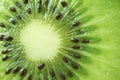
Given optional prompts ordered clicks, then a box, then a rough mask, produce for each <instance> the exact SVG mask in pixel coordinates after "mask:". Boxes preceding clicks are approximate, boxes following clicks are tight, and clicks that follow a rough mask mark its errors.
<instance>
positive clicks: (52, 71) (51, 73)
mask: <svg viewBox="0 0 120 80" xmlns="http://www.w3.org/2000/svg"><path fill="white" fill-rule="evenodd" d="M49 73H50V76H51V77H54V76H55V72H54V70H53V69H50V71H49Z"/></svg>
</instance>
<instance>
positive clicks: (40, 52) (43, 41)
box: [20, 20, 60, 61]
mask: <svg viewBox="0 0 120 80" xmlns="http://www.w3.org/2000/svg"><path fill="white" fill-rule="evenodd" d="M51 27H55V26H51V25H50V24H45V23H43V22H41V21H40V20H33V21H31V22H30V24H28V25H26V26H25V27H24V28H23V30H22V31H21V33H20V34H21V36H20V41H21V43H22V44H23V45H24V48H25V54H26V56H27V57H28V58H29V59H31V60H35V61H36V60H45V59H46V60H48V59H53V58H54V57H55V56H56V55H57V52H58V49H59V47H60V37H59V35H58V34H57V32H55V31H54V30H53V29H52V28H51Z"/></svg>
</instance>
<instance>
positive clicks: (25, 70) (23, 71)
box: [20, 68, 27, 76]
mask: <svg viewBox="0 0 120 80" xmlns="http://www.w3.org/2000/svg"><path fill="white" fill-rule="evenodd" d="M26 73H27V69H25V68H24V69H22V70H21V73H20V75H21V76H25V75H26Z"/></svg>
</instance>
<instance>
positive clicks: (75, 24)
mask: <svg viewBox="0 0 120 80" xmlns="http://www.w3.org/2000/svg"><path fill="white" fill-rule="evenodd" d="M79 25H80V22H78V21H75V22H73V24H72V26H73V27H75V26H79Z"/></svg>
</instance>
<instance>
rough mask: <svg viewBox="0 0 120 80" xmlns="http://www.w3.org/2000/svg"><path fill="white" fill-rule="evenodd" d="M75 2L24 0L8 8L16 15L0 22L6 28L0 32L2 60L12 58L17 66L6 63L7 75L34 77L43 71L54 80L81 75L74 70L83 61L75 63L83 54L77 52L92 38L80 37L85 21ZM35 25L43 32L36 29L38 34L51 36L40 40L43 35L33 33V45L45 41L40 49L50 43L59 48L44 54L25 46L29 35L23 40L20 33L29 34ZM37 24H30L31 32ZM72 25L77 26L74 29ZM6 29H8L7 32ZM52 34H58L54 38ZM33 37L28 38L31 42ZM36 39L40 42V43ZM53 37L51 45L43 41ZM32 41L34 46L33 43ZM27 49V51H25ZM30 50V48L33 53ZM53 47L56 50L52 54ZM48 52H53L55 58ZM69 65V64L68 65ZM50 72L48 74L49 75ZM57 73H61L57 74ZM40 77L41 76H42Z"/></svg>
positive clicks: (31, 79)
mask: <svg viewBox="0 0 120 80" xmlns="http://www.w3.org/2000/svg"><path fill="white" fill-rule="evenodd" d="M71 1H72V0H71ZM33 2H34V1H33ZM22 3H24V5H22ZM75 3H76V5H74V6H71V5H69V4H68V3H67V1H65V0H64V1H61V2H56V3H55V2H54V4H52V3H51V2H50V1H49V0H37V2H36V4H35V5H34V6H33V3H31V2H30V1H29V0H21V1H16V2H15V3H14V4H13V5H12V6H10V7H9V11H10V12H11V13H10V14H12V15H13V16H9V15H8V16H7V17H6V18H5V19H7V23H9V24H7V23H5V22H4V21H3V22H2V21H1V22H0V28H2V29H3V31H1V32H0V41H2V42H3V50H2V52H1V53H2V55H3V57H2V62H3V63H5V62H6V61H7V60H8V59H9V60H13V61H14V62H15V63H16V64H18V65H16V64H12V62H11V63H10V64H9V66H6V68H5V70H4V71H5V74H6V75H8V74H11V72H13V73H14V74H15V75H16V74H17V73H20V77H21V78H23V77H26V76H27V75H28V74H29V73H31V74H29V76H28V80H33V79H34V77H35V75H40V74H42V75H44V77H45V78H47V76H50V77H51V79H53V80H66V79H67V78H66V77H69V78H71V77H78V76H76V75H75V74H74V72H72V71H73V70H74V69H75V70H79V69H80V64H79V63H77V62H76V60H79V59H81V54H80V52H78V51H80V50H81V47H82V46H80V44H81V43H83V44H84V45H85V44H86V43H90V40H89V39H80V38H79V37H78V35H81V28H80V26H81V24H82V23H81V22H80V19H79V16H80V15H77V14H75V13H76V10H77V9H75V8H74V7H75V6H77V3H78V2H75ZM58 4H60V5H58ZM71 4H72V3H71ZM61 6H62V7H61ZM57 9H59V10H57ZM19 11H20V13H19ZM65 13H67V15H65ZM5 16H6V15H5ZM32 21H33V23H32ZM34 24H35V26H34V27H36V26H38V27H40V28H38V29H41V30H40V31H38V30H37V29H36V31H38V33H39V32H41V33H40V34H42V35H44V36H46V34H47V35H51V36H52V37H51V36H50V37H48V38H47V37H46V39H43V40H42V39H39V37H40V36H41V35H39V34H38V35H37V34H36V35H34V36H33V35H32V34H30V37H33V38H34V41H33V44H36V45H37V44H39V43H41V44H42V43H44V44H45V45H44V46H43V45H42V46H41V45H39V47H40V48H42V49H43V48H44V49H43V50H45V51H43V52H46V51H47V49H48V47H47V46H49V47H52V46H55V45H57V48H56V47H55V49H57V50H53V49H52V48H49V49H50V50H48V51H47V52H48V53H47V54H45V53H42V51H40V53H37V51H34V49H33V51H32V48H33V47H32V48H31V49H28V48H26V45H24V44H23V43H24V42H25V40H27V38H26V36H24V37H23V38H22V39H24V38H26V39H25V40H23V42H21V41H20V40H21V35H23V34H22V33H26V32H24V30H26V29H27V30H28V32H29V30H30V29H28V28H27V27H28V26H33V25H34ZM39 25H40V26H39ZM8 27H9V28H8ZM34 27H31V30H30V31H33V32H34V29H35V28H34ZM71 27H74V28H72V29H71ZM4 28H5V30H4ZM36 28H37V27H36ZM42 29H43V30H42ZM46 29H47V30H46ZM7 31H9V32H8V33H7ZM33 32H32V33H33ZM42 32H43V33H44V34H43V33H42ZM47 32H48V33H47ZM83 32H84V31H83ZM52 33H53V34H52ZM84 33H85V32H84ZM26 34H27V33H26ZM73 34H74V35H73ZM28 35H29V34H28ZM53 36H57V37H55V38H54V37H53ZM33 38H29V41H30V40H31V39H33ZM37 39H38V40H41V41H38V42H37ZM50 39H52V40H53V41H56V42H54V44H52V45H47V42H44V40H45V41H48V42H50V41H51V40H50ZM35 40H36V42H35ZM29 41H27V42H29ZM34 42H35V43H34ZM26 44H27V43H26ZM30 44H31V45H32V42H31V43H30ZM27 49H28V53H27V52H26V51H27ZM29 50H30V51H31V52H30V53H29ZM35 50H36V49H35ZM52 50H53V53H50V52H52ZM32 52H33V53H32ZM70 52H71V53H72V55H71V54H70ZM49 54H50V55H52V57H51V56H50V55H49ZM9 55H10V56H9ZM39 55H40V56H39ZM48 56H50V57H48ZM71 58H73V59H71ZM67 66H69V68H68V67H67ZM31 67H32V68H31ZM33 68H34V69H33ZM47 72H48V74H46V73H47ZM38 73H39V74H38ZM56 75H59V76H58V77H56ZM38 79H41V77H40V76H39V78H38Z"/></svg>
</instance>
